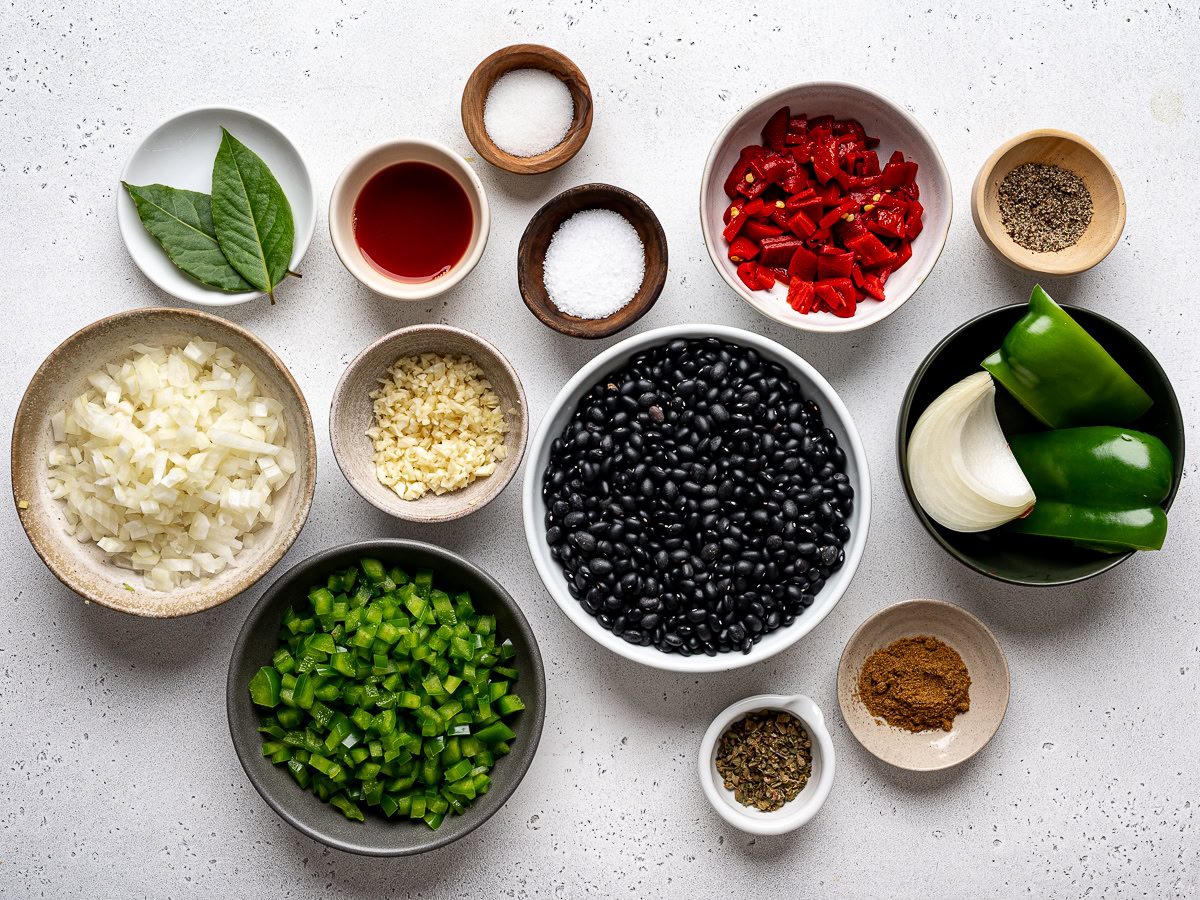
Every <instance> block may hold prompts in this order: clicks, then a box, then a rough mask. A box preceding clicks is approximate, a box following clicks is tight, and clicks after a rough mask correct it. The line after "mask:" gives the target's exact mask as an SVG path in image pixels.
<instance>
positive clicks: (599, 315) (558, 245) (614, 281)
mask: <svg viewBox="0 0 1200 900" xmlns="http://www.w3.org/2000/svg"><path fill="white" fill-rule="evenodd" d="M645 274H646V251H645V248H644V247H643V246H642V240H641V238H639V237H638V233H637V229H636V228H634V227H633V226H632V225H630V224H629V221H628V220H627V219H626V218H625V217H624V216H622V215H621V214H620V213H618V212H614V211H613V210H611V209H585V210H582V211H580V212H577V213H575V215H573V216H571V217H570V218H569V219H567V220H566V221H564V222H563V223H562V224H561V225H559V226H558V229H557V230H556V231H555V232H554V236H553V237H551V238H550V246H548V247H547V248H546V260H545V262H544V264H543V266H542V281H543V283H544V284H545V286H546V293H547V294H549V295H550V302H552V303H553V304H554V305H555V306H556V307H558V309H559V310H560V311H561V312H564V313H566V314H567V315H569V316H577V317H579V318H581V319H603V318H605V317H606V316H611V315H612V314H613V313H615V312H616V311H617V310H619V309H621V308H622V307H624V306H625V305H626V304H628V303H629V301H630V300H632V299H633V297H634V294H636V293H637V292H638V288H640V287H641V286H642V278H643V276H644V275H645Z"/></svg>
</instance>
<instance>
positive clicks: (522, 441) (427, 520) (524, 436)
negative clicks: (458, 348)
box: [329, 322, 529, 524]
mask: <svg viewBox="0 0 1200 900" xmlns="http://www.w3.org/2000/svg"><path fill="white" fill-rule="evenodd" d="M408 334H456V335H458V336H460V337H462V338H463V339H464V340H465V341H466V342H467V343H468V344H471V345H473V346H474V347H478V348H479V349H480V351H481V352H482V354H483V355H485V356H490V357H492V358H494V359H495V361H496V362H497V363H498V364H499V365H500V367H501V368H502V369H503V370H504V371H505V372H506V373H507V374H508V376H509V377H510V378H511V379H512V382H513V385H514V386H515V388H516V394H517V402H516V410H517V413H516V417H515V418H516V420H517V421H516V422H515V423H513V424H515V425H516V432H517V443H516V448H515V450H514V451H513V452H512V453H510V454H509V455H508V456H507V457H506V458H505V459H504V460H501V466H502V467H503V472H504V474H503V475H501V474H500V473H501V471H502V470H501V468H500V467H498V468H497V471H496V472H493V473H492V474H491V475H489V476H488V477H487V480H488V489H487V491H486V492H485V493H484V494H483V496H481V497H480V498H479V499H478V500H477V501H476V502H475V503H473V504H467V503H461V504H460V505H459V507H458V508H456V509H455V510H453V511H452V512H448V513H438V514H430V513H421V512H418V511H417V508H418V507H419V506H420V504H421V501H420V500H401V499H400V498H399V497H396V496H395V494H390V495H389V500H391V499H392V498H394V501H393V502H394V504H396V505H390V504H389V505H386V506H385V505H383V504H381V503H379V502H378V501H377V500H376V498H375V497H374V496H373V495H371V494H370V493H369V492H367V491H365V490H360V489H359V479H358V478H357V477H355V476H354V474H353V473H352V472H351V471H350V470H349V468H348V466H346V465H344V464H343V463H342V458H343V456H344V455H345V454H347V453H350V452H352V451H351V448H349V447H347V446H345V445H344V444H343V442H342V440H341V437H340V435H341V428H340V427H339V424H338V423H339V421H340V418H341V414H342V411H343V397H345V396H346V394H347V391H348V390H349V385H350V374H351V372H353V371H354V370H355V369H357V368H358V367H359V366H361V365H362V364H363V362H364V361H365V360H366V358H367V357H368V356H369V355H370V354H371V353H372V352H374V351H375V350H377V349H378V348H380V347H382V346H383V345H384V344H387V343H388V342H390V341H393V340H396V339H397V338H399V337H401V336H402V335H408ZM471 358H472V359H475V361H476V363H477V364H478V363H479V360H478V359H476V357H475V356H474V354H472V357H471ZM393 362H395V360H393ZM389 365H390V364H389ZM481 367H482V366H481ZM494 389H495V385H493V390H494ZM505 417H506V418H510V416H509V415H508V411H507V410H505ZM528 440H529V402H528V400H527V399H526V397H525V387H524V385H522V384H521V377H520V375H518V374H517V370H516V367H515V366H513V364H512V363H511V362H510V361H509V359H508V357H506V356H505V355H504V354H503V353H501V352H500V350H499V348H497V347H496V345H495V344H493V343H492V342H491V341H488V340H487V339H485V338H483V337H480V336H479V335H477V334H475V332H473V331H467V330H466V329H465V328H458V327H456V326H454V325H444V324H441V323H436V322H424V323H419V324H417V325H407V326H405V327H404V328H397V329H396V330H395V331H389V332H388V333H387V334H385V335H383V336H382V337H379V338H376V339H375V340H373V341H371V343H369V344H367V346H366V347H364V348H363V349H362V350H361V351H360V352H359V353H358V355H357V356H355V357H354V359H352V360H351V361H350V364H349V365H348V366H346V369H345V371H343V372H342V377H341V378H339V379H338V383H337V386H336V387H334V389H333V397H332V399H331V401H330V404H329V443H330V446H331V447H332V448H333V458H334V460H335V461H336V462H337V465H338V468H339V469H340V470H341V472H342V475H343V476H344V477H345V479H346V481H347V483H349V485H350V487H352V488H354V492H355V493H356V494H358V495H359V496H360V497H362V498H363V499H364V500H366V501H367V502H368V503H370V504H371V505H372V506H374V507H375V508H376V509H378V510H379V511H380V512H384V513H387V514H388V515H389V516H392V517H393V518H396V519H401V520H403V521H406V522H416V523H418V524H437V523H439V522H452V521H454V520H455V519H461V518H463V517H464V516H467V515H470V514H471V513H473V512H477V511H478V510H481V509H483V508H484V507H485V506H487V505H488V504H489V503H491V502H492V501H493V500H495V499H496V498H497V497H499V496H500V494H501V493H503V492H504V489H505V488H506V487H508V485H509V482H511V481H512V479H513V477H514V476H515V475H516V474H517V470H518V469H520V468H521V461H522V460H523V459H524V457H525V447H526V445H527V443H528ZM510 460H511V462H509V461H510ZM497 475H500V477H499V478H497V477H496V476H497ZM454 493H459V494H460V495H461V492H452V493H450V494H444V495H442V496H447V497H452V496H453V495H454ZM427 496H434V495H433V494H429V495H427Z"/></svg>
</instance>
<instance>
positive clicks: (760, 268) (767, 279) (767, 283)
mask: <svg viewBox="0 0 1200 900" xmlns="http://www.w3.org/2000/svg"><path fill="white" fill-rule="evenodd" d="M754 277H755V278H757V279H758V283H759V284H760V285H762V287H763V289H764V290H768V291H769V290H770V289H771V288H773V287H775V273H774V272H772V271H771V270H770V268H768V267H767V266H764V265H761V264H759V263H755V264H754Z"/></svg>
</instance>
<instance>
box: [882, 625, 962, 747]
mask: <svg viewBox="0 0 1200 900" xmlns="http://www.w3.org/2000/svg"><path fill="white" fill-rule="evenodd" d="M970 687H971V676H970V675H968V674H967V667H966V666H965V665H963V661H962V657H961V656H959V655H958V653H957V652H956V651H955V650H954V648H953V647H950V646H948V645H946V644H943V643H942V642H941V641H939V640H938V639H937V638H935V637H926V636H925V635H918V636H917V637H911V638H901V639H900V640H898V641H893V642H892V643H891V644H889V645H888V646H886V647H882V648H880V649H879V650H876V651H875V652H874V653H872V654H871V655H870V656H868V657H867V661H866V662H865V663H863V667H862V672H861V673H860V674H859V676H858V695H859V699H860V700H862V702H863V705H865V706H866V707H867V710H868V711H869V712H870V713H871V715H873V716H875V717H876V718H877V719H883V720H884V721H885V722H887V723H888V724H889V725H893V726H895V727H896V728H904V729H907V730H908V731H929V730H933V729H937V728H941V729H942V730H944V731H949V730H950V727H951V725H952V724H953V722H954V717H955V716H957V715H958V714H959V713H964V712H966V711H967V710H968V709H970V708H971V697H970V692H969V688H970Z"/></svg>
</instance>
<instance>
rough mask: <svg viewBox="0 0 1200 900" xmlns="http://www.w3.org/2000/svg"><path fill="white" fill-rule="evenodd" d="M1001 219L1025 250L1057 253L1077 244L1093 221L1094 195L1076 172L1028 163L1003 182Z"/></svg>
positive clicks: (1012, 236)
mask: <svg viewBox="0 0 1200 900" xmlns="http://www.w3.org/2000/svg"><path fill="white" fill-rule="evenodd" d="M998 199H999V203H1000V218H1001V221H1003V223H1004V229H1005V231H1007V232H1008V236H1009V237H1011V238H1012V239H1013V240H1014V241H1016V242H1017V243H1018V244H1019V245H1020V246H1022V247H1024V248H1025V249H1026V250H1032V251H1033V252H1035V253H1054V252H1056V251H1058V250H1065V249H1066V248H1067V247H1070V246H1072V245H1073V244H1075V243H1076V242H1077V241H1078V240H1079V239H1080V238H1081V237H1082V236H1083V233H1084V232H1085V231H1087V227H1088V225H1089V224H1090V223H1091V221H1092V195H1091V194H1090V193H1089V192H1088V189H1087V185H1085V184H1084V183H1083V179H1081V178H1080V177H1079V176H1078V175H1076V174H1075V173H1074V172H1071V171H1069V170H1067V169H1064V168H1061V167H1060V166H1052V165H1045V164H1043V163H1025V164H1024V165H1020V166H1017V167H1016V168H1015V169H1013V170H1012V171H1011V172H1009V173H1008V174H1007V175H1005V176H1004V180H1003V181H1001V182H1000V193H999V198H998Z"/></svg>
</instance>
